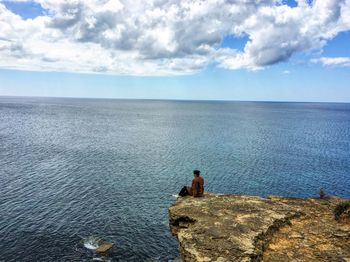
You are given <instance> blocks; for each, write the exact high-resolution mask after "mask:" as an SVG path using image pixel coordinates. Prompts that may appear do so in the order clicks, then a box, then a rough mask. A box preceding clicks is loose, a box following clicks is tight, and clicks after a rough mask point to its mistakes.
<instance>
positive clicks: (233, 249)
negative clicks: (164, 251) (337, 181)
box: [169, 194, 350, 262]
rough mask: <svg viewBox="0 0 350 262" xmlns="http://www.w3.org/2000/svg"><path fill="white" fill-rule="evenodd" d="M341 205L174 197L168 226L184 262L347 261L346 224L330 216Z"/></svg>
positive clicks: (349, 244) (349, 248) (334, 201)
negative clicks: (174, 200)
mask: <svg viewBox="0 0 350 262" xmlns="http://www.w3.org/2000/svg"><path fill="white" fill-rule="evenodd" d="M342 201H344V200H343V199H339V198H328V199H292V198H283V197H270V198H268V199H264V198H260V197H255V196H241V195H217V194H205V196H204V197H202V198H193V197H184V198H179V199H178V200H177V201H176V202H175V203H174V204H173V205H172V206H171V207H170V208H169V222H170V228H171V231H172V233H173V234H174V235H175V236H176V237H177V239H178V241H179V244H180V252H181V256H182V259H183V261H184V262H188V261H189V262H192V261H217V262H224V261H346V262H350V224H349V223H344V222H339V221H336V220H335V219H334V214H333V210H334V208H335V206H336V205H337V204H338V203H340V202H342Z"/></svg>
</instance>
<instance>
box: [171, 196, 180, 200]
mask: <svg viewBox="0 0 350 262" xmlns="http://www.w3.org/2000/svg"><path fill="white" fill-rule="evenodd" d="M171 196H172V197H174V198H176V199H177V198H179V195H171Z"/></svg>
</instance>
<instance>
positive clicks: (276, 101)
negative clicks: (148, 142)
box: [0, 95, 350, 104]
mask: <svg viewBox="0 0 350 262" xmlns="http://www.w3.org/2000/svg"><path fill="white" fill-rule="evenodd" d="M0 98H67V99H87V100H88V99H91V100H92V99H96V100H150V101H183V102H252V103H324V104H350V101H295V100H238V99H237V100H225V99H186V98H132V97H78V96H26V95H0Z"/></svg>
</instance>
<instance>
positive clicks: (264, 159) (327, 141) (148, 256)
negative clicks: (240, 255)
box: [0, 97, 350, 262]
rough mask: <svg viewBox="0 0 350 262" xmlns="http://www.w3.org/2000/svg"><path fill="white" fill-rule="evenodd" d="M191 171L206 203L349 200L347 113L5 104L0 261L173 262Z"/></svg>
mask: <svg viewBox="0 0 350 262" xmlns="http://www.w3.org/2000/svg"><path fill="white" fill-rule="evenodd" d="M194 169H199V170H200V171H201V174H202V176H203V178H204V179H205V190H206V191H210V192H216V193H222V194H249V195H256V196H261V197H267V196H269V195H281V196H287V197H317V196H318V195H319V191H320V189H321V188H323V190H324V191H325V193H326V194H328V195H334V196H339V197H345V198H349V197H350V104H346V103H288V102H228V101H170V100H118V99H77V98H28V97H0V181H1V182H0V261H7V262H8V261H166V262H170V261H174V260H176V259H177V258H178V257H179V251H178V243H177V241H176V239H175V237H174V236H172V235H171V233H170V231H169V226H168V208H169V206H170V205H171V204H172V203H174V201H175V200H176V195H177V193H178V192H179V191H180V189H181V188H182V187H183V186H184V185H188V184H190V183H191V180H192V171H193V170H194ZM99 240H104V241H108V242H111V243H113V244H114V247H113V250H112V251H111V252H110V253H109V254H108V255H105V256H102V255H99V254H97V253H96V252H95V251H94V248H96V245H98V242H99Z"/></svg>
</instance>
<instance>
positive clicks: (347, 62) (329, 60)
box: [311, 57, 350, 67]
mask: <svg viewBox="0 0 350 262" xmlns="http://www.w3.org/2000/svg"><path fill="white" fill-rule="evenodd" d="M311 62H313V63H320V64H322V65H324V66H339V67H350V57H321V58H319V59H313V60H312V61H311Z"/></svg>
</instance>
